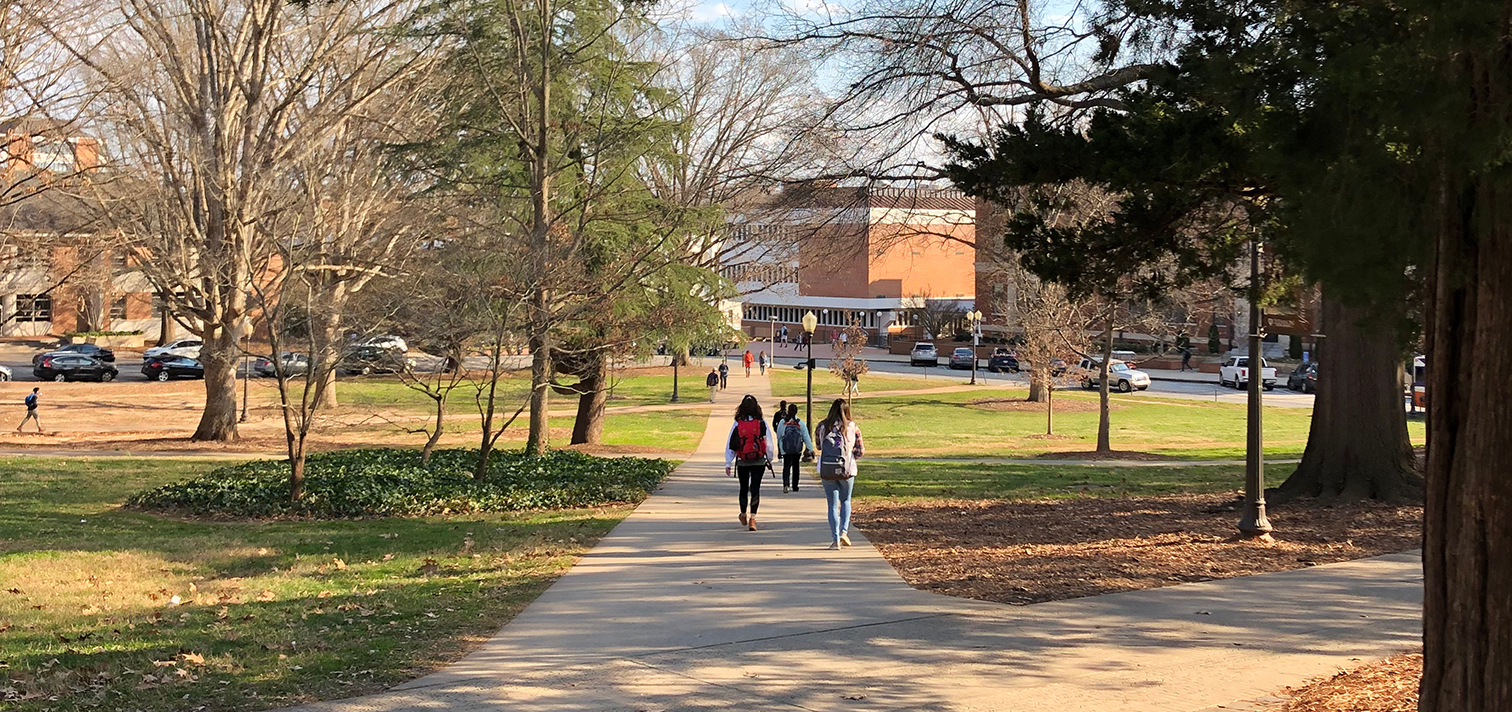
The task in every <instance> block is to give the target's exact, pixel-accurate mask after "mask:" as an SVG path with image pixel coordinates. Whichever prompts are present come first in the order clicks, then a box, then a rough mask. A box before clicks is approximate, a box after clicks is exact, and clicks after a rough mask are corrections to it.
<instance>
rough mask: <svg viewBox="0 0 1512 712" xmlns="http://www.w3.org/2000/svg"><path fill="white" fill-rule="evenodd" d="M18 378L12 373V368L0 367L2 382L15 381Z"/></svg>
mask: <svg viewBox="0 0 1512 712" xmlns="http://www.w3.org/2000/svg"><path fill="white" fill-rule="evenodd" d="M14 380H16V377H15V375H14V374H12V373H11V370H10V366H0V381H14Z"/></svg>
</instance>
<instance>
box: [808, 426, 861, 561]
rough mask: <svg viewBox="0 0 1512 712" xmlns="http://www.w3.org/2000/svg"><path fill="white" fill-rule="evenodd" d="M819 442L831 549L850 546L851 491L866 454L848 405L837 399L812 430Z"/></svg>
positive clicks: (820, 470) (821, 475) (820, 468)
mask: <svg viewBox="0 0 1512 712" xmlns="http://www.w3.org/2000/svg"><path fill="white" fill-rule="evenodd" d="M814 437H815V439H817V440H818V441H819V448H818V450H819V479H820V480H822V481H823V482H824V498H825V499H826V500H827V501H828V503H829V525H830V547H829V548H831V549H839V548H840V547H841V546H842V545H844V546H850V545H851V541H850V515H851V503H850V499H851V489H852V487H853V486H854V484H855V481H856V460H857V459H858V458H860V457H861V456H863V455H865V454H866V448H865V446H864V445H863V444H862V441H861V428H860V426H857V425H856V422H855V421H853V420H851V412H850V404H849V403H847V402H846V401H845V399H844V398H836V399H835V402H834V404H833V405H831V406H830V411H829V415H828V416H827V417H825V419H824V420H822V421H819V427H818V428H815V429H814Z"/></svg>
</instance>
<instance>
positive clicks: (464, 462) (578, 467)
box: [127, 449, 673, 518]
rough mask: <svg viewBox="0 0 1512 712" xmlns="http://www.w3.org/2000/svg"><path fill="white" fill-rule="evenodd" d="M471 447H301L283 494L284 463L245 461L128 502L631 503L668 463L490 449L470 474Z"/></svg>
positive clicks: (392, 509)
mask: <svg viewBox="0 0 1512 712" xmlns="http://www.w3.org/2000/svg"><path fill="white" fill-rule="evenodd" d="M477 460H478V453H477V451H476V450H465V449H454V450H438V451H436V452H435V453H434V454H433V455H432V456H431V461H430V463H429V464H427V465H424V466H422V465H421V464H420V453H419V451H417V450H397V449H369V450H345V451H340V452H327V453H316V454H312V455H310V457H309V459H308V460H307V461H306V464H305V485H304V486H305V492H304V497H303V498H302V499H301V500H300V501H299V502H290V501H289V466H288V463H287V462H286V461H283V460H255V461H252V462H245V463H241V464H237V465H231V466H227V467H221V468H218V469H215V470H213V471H211V472H209V473H208V474H205V475H203V476H201V477H197V478H195V479H192V480H187V481H184V482H179V483H175V484H170V485H164V486H162V487H158V488H156V489H152V490H148V491H146V492H141V493H138V494H136V495H133V496H132V497H131V498H130V499H129V500H128V501H127V505H128V506H131V507H135V508H138V509H145V510H152V511H164V512H176V513H188V514H198V515H214V516H228V517H253V518H277V517H308V518H348V517H385V516H420V515H429V514H463V513H474V512H504V511H516V510H523V509H558V508H571V507H594V506H600V505H607V504H617V503H631V502H639V501H641V500H643V499H645V498H646V495H647V494H649V493H650V492H651V490H653V489H654V488H655V487H656V485H657V483H659V482H661V480H662V479H663V478H665V477H666V476H667V475H668V474H669V473H670V472H671V471H672V469H673V464H672V463H670V462H667V461H666V460H648V459H643V458H628V457H623V458H604V457H594V456H592V455H586V454H583V453H578V452H552V453H550V454H548V455H545V456H543V457H526V456H525V455H524V454H523V453H520V452H510V451H504V452H495V453H494V454H493V455H492V456H491V457H490V458H489V467H488V476H487V477H485V478H484V479H482V480H475V479H473V478H472V474H471V473H472V469H473V465H474V464H476V463H477Z"/></svg>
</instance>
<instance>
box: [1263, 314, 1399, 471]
mask: <svg viewBox="0 0 1512 712" xmlns="http://www.w3.org/2000/svg"><path fill="white" fill-rule="evenodd" d="M1321 312H1322V315H1321V316H1322V324H1321V327H1322V328H1323V329H1324V330H1325V333H1327V335H1328V336H1327V337H1326V340H1327V341H1328V354H1329V358H1328V360H1327V361H1319V362H1318V390H1317V399H1316V400H1315V401H1314V403H1313V418H1312V427H1311V429H1310V430H1309V431H1308V434H1307V450H1306V451H1305V452H1303V454H1302V462H1301V463H1300V464H1298V465H1297V469H1296V470H1295V471H1294V472H1292V474H1291V476H1290V477H1288V478H1286V481H1285V482H1283V483H1281V486H1280V487H1279V488H1278V493H1279V494H1280V495H1281V497H1282V501H1284V500H1285V499H1286V498H1290V497H1297V496H1301V497H1323V498H1326V499H1341V500H1357V499H1366V498H1370V499H1382V500H1388V501H1408V500H1416V499H1418V498H1419V497H1421V496H1422V493H1423V480H1422V477H1420V476H1419V475H1418V474H1417V471H1416V468H1415V467H1414V464H1413V455H1412V444H1411V442H1410V441H1409V440H1408V439H1407V416H1406V414H1405V413H1404V412H1403V406H1402V387H1401V372H1402V363H1401V359H1399V358H1398V355H1399V353H1400V352H1399V350H1398V343H1397V341H1396V338H1395V334H1393V333H1391V330H1390V329H1385V328H1382V327H1380V326H1378V325H1375V324H1369V323H1366V322H1365V321H1364V314H1363V313H1362V312H1361V311H1360V310H1359V309H1354V308H1351V307H1348V306H1345V305H1344V304H1342V303H1340V302H1339V301H1338V300H1335V299H1328V298H1327V297H1326V296H1325V298H1324V300H1323V304H1322V309H1321Z"/></svg>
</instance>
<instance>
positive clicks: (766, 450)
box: [725, 396, 777, 531]
mask: <svg viewBox="0 0 1512 712" xmlns="http://www.w3.org/2000/svg"><path fill="white" fill-rule="evenodd" d="M725 442H726V444H725V475H727V476H728V475H730V474H732V473H731V470H732V469H733V470H734V472H735V473H738V474H739V475H740V517H739V519H740V523H741V524H742V525H744V526H746V527H747V528H748V529H750V530H751V531H756V510H757V509H760V508H761V477H762V475H764V474H766V471H767V470H768V469H770V468H771V467H772V463H773V462H774V461H776V460H777V436H776V435H774V434H773V433H772V430H771V429H770V428H768V427H767V424H766V419H765V418H763V417H762V415H761V404H760V403H757V402H756V397H755V396H746V397H745V398H742V399H740V405H739V406H737V407H736V408H735V422H734V423H731V424H730V436H729V438H727V439H726V441H725Z"/></svg>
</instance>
